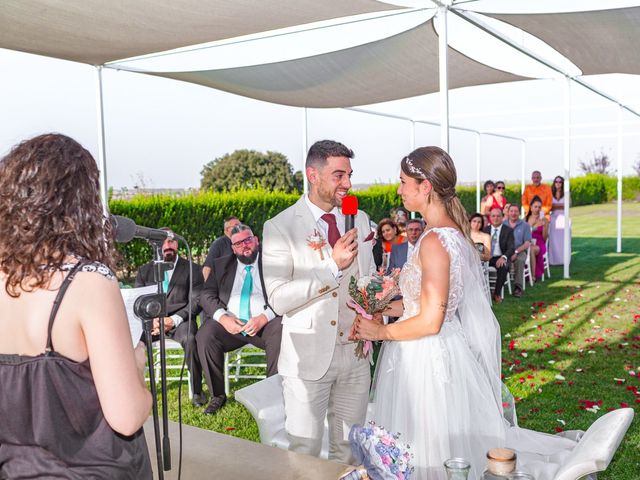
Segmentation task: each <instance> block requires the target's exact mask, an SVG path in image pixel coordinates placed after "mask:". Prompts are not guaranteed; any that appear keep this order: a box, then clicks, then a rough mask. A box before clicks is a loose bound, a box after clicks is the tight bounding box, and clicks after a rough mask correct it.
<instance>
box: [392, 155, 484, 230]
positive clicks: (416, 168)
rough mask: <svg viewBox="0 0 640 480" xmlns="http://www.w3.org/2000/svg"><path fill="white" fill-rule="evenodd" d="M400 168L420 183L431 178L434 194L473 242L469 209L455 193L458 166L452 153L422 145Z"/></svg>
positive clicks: (432, 192) (405, 158) (404, 159)
mask: <svg viewBox="0 0 640 480" xmlns="http://www.w3.org/2000/svg"><path fill="white" fill-rule="evenodd" d="M400 167H401V168H402V171H403V172H404V173H405V174H406V175H407V176H409V177H411V178H414V179H416V180H417V181H418V182H421V181H422V180H429V182H430V183H431V185H432V187H433V190H432V191H431V195H434V194H435V196H436V198H438V199H439V200H440V201H441V202H442V204H443V205H444V208H445V210H446V211H447V214H448V215H449V217H451V219H452V220H453V221H454V222H455V224H456V225H457V226H458V228H460V230H461V231H462V233H463V234H464V236H465V237H467V239H468V240H469V241H470V242H472V240H471V225H470V224H469V220H468V218H467V212H466V210H465V209H464V207H463V206H462V202H460V199H459V198H458V194H457V193H456V183H457V181H458V176H457V173H456V167H455V165H454V164H453V160H451V157H450V156H449V154H448V153H447V152H445V151H444V150H442V149H441V148H439V147H420V148H417V149H415V150H414V151H413V152H411V153H410V154H409V155H407V156H406V157H404V158H403V159H402V162H400Z"/></svg>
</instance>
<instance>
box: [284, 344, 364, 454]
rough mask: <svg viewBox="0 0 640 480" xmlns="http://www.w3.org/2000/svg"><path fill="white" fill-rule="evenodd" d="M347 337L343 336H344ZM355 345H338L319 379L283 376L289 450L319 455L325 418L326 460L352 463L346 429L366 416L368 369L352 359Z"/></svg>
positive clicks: (362, 360) (361, 422)
mask: <svg viewBox="0 0 640 480" xmlns="http://www.w3.org/2000/svg"><path fill="white" fill-rule="evenodd" d="M345 335H346V333H345ZM355 346H356V345H355V343H343V344H340V343H337V344H336V346H335V350H334V352H333V358H332V359H331V364H330V365H329V369H328V370H327V373H325V374H324V376H322V377H321V378H320V379H318V380H313V381H312V380H302V379H300V378H295V377H283V379H282V386H283V390H284V402H285V405H286V408H285V410H286V421H285V429H286V431H287V436H288V437H289V450H292V451H294V452H298V453H305V454H307V455H313V456H316V457H317V456H319V455H320V449H321V448H322V435H323V431H324V419H325V416H327V420H328V423H329V459H330V460H335V461H338V462H342V463H351V462H352V455H351V448H350V447H349V442H348V441H347V440H344V437H345V433H346V436H347V437H348V434H349V432H343V427H342V425H343V422H344V424H346V426H347V428H350V427H351V425H353V424H354V423H358V424H360V425H362V424H363V423H364V421H365V416H366V413H367V404H368V400H369V385H370V384H371V370H370V367H369V362H368V361H367V360H366V359H358V358H356V356H355V353H354V350H355Z"/></svg>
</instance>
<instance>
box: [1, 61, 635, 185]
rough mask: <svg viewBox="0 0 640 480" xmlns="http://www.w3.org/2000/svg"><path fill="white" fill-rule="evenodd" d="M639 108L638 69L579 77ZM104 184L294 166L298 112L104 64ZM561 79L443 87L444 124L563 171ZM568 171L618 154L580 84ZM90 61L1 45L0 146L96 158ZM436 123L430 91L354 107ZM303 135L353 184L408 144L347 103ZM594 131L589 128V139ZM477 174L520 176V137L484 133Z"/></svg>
mask: <svg viewBox="0 0 640 480" xmlns="http://www.w3.org/2000/svg"><path fill="white" fill-rule="evenodd" d="M585 78H587V79H588V81H589V82H591V83H593V84H594V85H596V86H598V87H599V88H601V89H602V90H604V91H606V92H607V93H610V94H612V95H615V96H616V97H617V98H619V99H621V100H622V101H623V102H625V103H628V104H630V105H632V106H634V107H635V108H636V109H638V110H640V88H639V87H640V77H639V76H634V75H604V76H596V77H585ZM103 88H104V106H105V133H106V156H107V183H108V185H109V186H112V187H114V188H122V187H127V188H132V187H133V186H134V185H138V186H146V187H148V188H191V187H194V188H197V187H198V186H199V184H200V172H201V170H202V167H203V166H204V165H205V164H206V163H207V162H209V161H211V160H213V159H215V158H216V157H220V156H222V155H224V154H226V153H230V152H232V151H233V150H235V149H240V148H248V149H255V150H260V151H267V150H275V151H279V152H282V153H284V154H285V155H286V156H287V157H288V158H289V161H290V163H291V164H292V165H293V167H294V169H295V170H299V169H301V168H302V164H303V158H304V157H303V135H304V123H303V118H304V112H303V109H301V108H294V107H286V106H280V105H274V104H269V103H266V102H261V101H257V100H252V99H248V98H243V97H240V96H237V95H233V94H229V93H225V92H221V91H216V90H213V89H210V88H206V87H202V86H198V85H192V84H188V83H184V82H178V81H174V80H170V79H164V78H159V77H154V76H148V75H143V74H139V73H130V72H125V71H116V70H109V69H105V70H104V72H103ZM562 91H563V87H562V84H561V82H558V81H554V80H532V81H524V82H515V83H510V84H500V85H487V86H479V87H469V88H464V89H458V90H452V91H451V92H450V98H449V102H450V118H451V125H457V126H461V127H466V128H472V129H477V130H481V131H491V132H495V133H499V134H502V135H509V136H514V137H519V138H526V140H527V142H526V176H527V177H528V176H529V174H530V171H531V170H532V169H534V168H535V169H538V170H541V171H542V173H543V177H544V178H546V179H551V178H552V177H553V176H555V175H557V174H562V173H563V167H562V162H563V160H562V158H563V157H562V154H563V142H562V132H563V110H562V105H563V96H562ZM571 105H572V110H571V122H572V134H573V135H575V136H576V138H575V139H574V140H572V142H571V158H572V166H571V169H572V174H578V173H579V170H578V162H579V161H581V160H589V159H591V158H593V154H594V152H595V153H600V152H604V153H605V154H607V155H609V156H610V157H611V159H612V160H613V162H614V166H615V164H616V162H617V159H618V152H617V138H616V132H617V123H616V122H617V118H618V112H617V108H616V107H615V106H614V105H612V104H611V103H610V102H607V101H605V100H602V99H601V98H599V97H597V96H596V95H595V94H593V93H591V92H588V91H586V90H585V89H583V88H582V87H579V86H577V85H576V86H574V87H572V91H571ZM96 106H97V101H96V74H95V69H94V68H93V67H91V66H88V65H83V64H77V63H73V62H68V61H63V60H55V59H50V58H45V57H40V56H36V55H30V54H25V53H19V52H14V51H9V50H3V49H0V109H1V111H2V112H3V113H4V115H2V117H1V118H0V155H4V154H5V153H6V152H7V151H8V150H9V149H10V148H11V146H12V145H14V144H15V143H17V142H19V141H21V140H23V139H25V138H29V137H31V136H34V135H37V134H40V133H44V132H50V131H55V132H61V133H65V134H67V135H70V136H72V137H73V138H75V139H76V140H78V141H79V142H80V143H82V144H83V145H84V146H85V147H86V148H87V149H88V150H89V151H91V152H92V153H93V154H94V156H96V157H97V141H98V131H97V108H96ZM361 108H365V109H369V110H375V111H379V112H386V113H391V114H395V115H401V116H407V117H411V118H415V119H423V120H429V121H435V122H437V121H438V118H439V99H438V94H431V95H425V96H421V97H414V98H411V99H404V100H398V101H393V102H386V103H383V104H378V105H371V106H366V107H361ZM307 118H308V131H307V135H308V143H309V145H310V144H311V143H312V142H314V141H316V140H320V139H324V138H330V139H335V140H339V141H341V142H343V143H345V144H346V145H347V146H349V147H350V148H352V149H353V150H354V152H355V155H356V157H355V159H354V161H353V162H352V165H353V168H354V175H353V183H354V184H369V183H376V182H377V183H387V182H395V181H397V178H398V170H399V168H398V165H399V161H400V159H401V158H402V157H403V156H404V155H406V154H407V153H408V152H409V151H410V149H411V144H412V142H411V138H410V133H411V130H410V125H409V123H408V122H404V121H400V120H395V119H388V118H381V117H377V116H372V115H366V114H363V113H359V112H355V111H348V110H343V109H308V110H307ZM622 120H623V148H622V163H623V169H622V170H623V174H625V175H628V174H632V173H633V170H632V165H633V164H634V162H636V161H638V160H640V119H638V118H637V117H634V116H633V115H631V114H629V113H625V114H624V115H623V117H622ZM588 137H591V138H588ZM439 138H440V137H439V129H438V127H433V126H427V125H419V126H418V127H417V128H416V137H415V146H421V145H437V144H438V143H439ZM450 144H451V147H450V153H451V155H452V157H453V159H454V161H455V162H456V166H457V169H458V178H459V181H460V182H463V183H470V182H473V181H475V175H476V167H475V159H476V150H475V147H476V139H475V136H474V135H473V134H469V133H464V132H456V131H455V130H453V131H452V133H451V141H450ZM481 145H482V151H481V152H482V153H481V163H482V166H481V178H482V180H484V179H487V178H490V179H493V180H497V179H504V180H507V181H509V180H512V181H519V180H520V171H521V163H520V162H521V145H522V142H520V141H517V140H507V139H497V138H492V137H489V136H483V137H482V142H481Z"/></svg>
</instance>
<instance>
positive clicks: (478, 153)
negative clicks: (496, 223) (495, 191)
mask: <svg viewBox="0 0 640 480" xmlns="http://www.w3.org/2000/svg"><path fill="white" fill-rule="evenodd" d="M475 136H476V212H478V213H482V210H480V156H481V148H482V136H481V135H480V132H476V134H475Z"/></svg>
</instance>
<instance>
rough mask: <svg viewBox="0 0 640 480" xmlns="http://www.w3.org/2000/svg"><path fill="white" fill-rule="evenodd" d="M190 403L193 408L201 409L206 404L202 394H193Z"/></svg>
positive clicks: (204, 396)
mask: <svg viewBox="0 0 640 480" xmlns="http://www.w3.org/2000/svg"><path fill="white" fill-rule="evenodd" d="M191 403H192V404H193V406H194V407H202V406H204V405H206V404H207V397H206V395H205V394H204V393H194V394H193V397H192V398H191Z"/></svg>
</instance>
